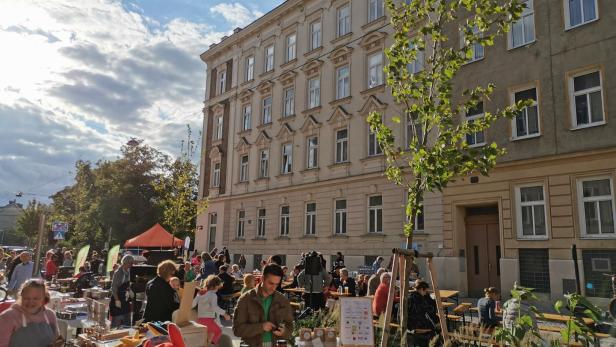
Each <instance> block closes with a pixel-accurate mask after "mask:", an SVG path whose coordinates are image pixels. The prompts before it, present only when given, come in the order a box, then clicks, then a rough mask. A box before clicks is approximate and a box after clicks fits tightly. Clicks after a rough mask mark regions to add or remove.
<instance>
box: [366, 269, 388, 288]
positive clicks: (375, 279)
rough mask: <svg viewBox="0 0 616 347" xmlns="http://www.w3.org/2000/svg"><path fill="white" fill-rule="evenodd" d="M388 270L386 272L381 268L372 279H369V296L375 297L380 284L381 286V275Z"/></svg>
mask: <svg viewBox="0 0 616 347" xmlns="http://www.w3.org/2000/svg"><path fill="white" fill-rule="evenodd" d="M386 271H387V270H385V269H384V268H380V269H378V270H377V271H376V273H375V274H374V275H372V276H370V278H369V279H368V294H367V295H374V293H375V292H376V289H377V288H378V287H379V284H381V275H382V274H383V273H385V272H386Z"/></svg>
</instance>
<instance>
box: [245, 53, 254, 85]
mask: <svg viewBox="0 0 616 347" xmlns="http://www.w3.org/2000/svg"><path fill="white" fill-rule="evenodd" d="M253 79H255V57H254V56H252V55H251V56H250V57H248V58H246V81H252V80H253Z"/></svg>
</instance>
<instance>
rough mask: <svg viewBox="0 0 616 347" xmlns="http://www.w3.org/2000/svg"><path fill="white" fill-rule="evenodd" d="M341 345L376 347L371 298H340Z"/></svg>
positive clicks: (344, 346)
mask: <svg viewBox="0 0 616 347" xmlns="http://www.w3.org/2000/svg"><path fill="white" fill-rule="evenodd" d="M340 345H341V346H343V347H346V346H370V347H373V346H374V328H373V327H372V299H371V298H366V297H342V298H340Z"/></svg>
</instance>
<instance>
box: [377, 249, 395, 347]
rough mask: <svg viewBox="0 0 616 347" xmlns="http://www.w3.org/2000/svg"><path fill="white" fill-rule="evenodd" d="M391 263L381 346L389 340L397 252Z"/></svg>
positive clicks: (384, 346) (383, 346)
mask: <svg viewBox="0 0 616 347" xmlns="http://www.w3.org/2000/svg"><path fill="white" fill-rule="evenodd" d="M393 257H394V259H393V265H392V269H391V279H390V280H389V292H388V294H387V306H386V307H385V319H383V338H382V339H381V347H387V342H388V340H389V323H390V322H391V311H392V309H393V306H394V295H395V293H394V289H395V288H396V274H397V273H398V263H399V260H398V254H397V253H394V255H393Z"/></svg>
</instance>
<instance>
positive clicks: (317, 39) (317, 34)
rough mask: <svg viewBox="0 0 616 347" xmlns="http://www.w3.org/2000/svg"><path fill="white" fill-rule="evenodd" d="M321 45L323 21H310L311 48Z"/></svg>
mask: <svg viewBox="0 0 616 347" xmlns="http://www.w3.org/2000/svg"><path fill="white" fill-rule="evenodd" d="M319 47H321V21H316V22H312V23H310V50H313V49H316V48H319Z"/></svg>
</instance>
